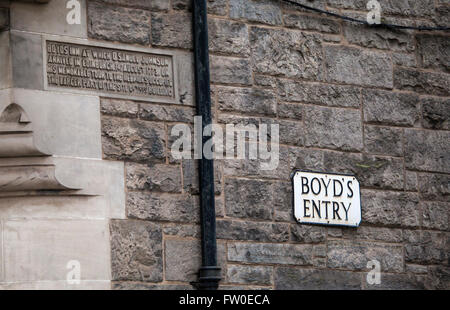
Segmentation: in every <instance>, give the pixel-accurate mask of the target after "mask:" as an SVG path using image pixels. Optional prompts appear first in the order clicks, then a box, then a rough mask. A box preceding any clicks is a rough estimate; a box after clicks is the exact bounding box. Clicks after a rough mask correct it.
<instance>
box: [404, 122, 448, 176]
mask: <svg viewBox="0 0 450 310" xmlns="http://www.w3.org/2000/svg"><path fill="white" fill-rule="evenodd" d="M449 140H450V133H449V132H448V131H430V130H427V131H422V130H412V129H408V130H406V131H405V165H406V168H409V169H411V170H420V171H430V172H443V173H450V144H449V143H448V141H449Z"/></svg>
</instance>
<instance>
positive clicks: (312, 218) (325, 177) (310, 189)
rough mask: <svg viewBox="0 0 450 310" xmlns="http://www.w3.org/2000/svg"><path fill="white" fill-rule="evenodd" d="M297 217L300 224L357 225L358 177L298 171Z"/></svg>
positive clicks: (294, 183)
mask: <svg viewBox="0 0 450 310" xmlns="http://www.w3.org/2000/svg"><path fill="white" fill-rule="evenodd" d="M292 184H293V187H294V216H295V218H296V220H297V221H298V222H299V223H305V224H323V225H339V226H351V227H358V226H359V224H360V223H361V196H360V188H359V181H358V180H357V179H356V177H355V176H351V175H342V174H326V173H317V172H306V171H299V170H297V171H295V172H294V174H293V176H292Z"/></svg>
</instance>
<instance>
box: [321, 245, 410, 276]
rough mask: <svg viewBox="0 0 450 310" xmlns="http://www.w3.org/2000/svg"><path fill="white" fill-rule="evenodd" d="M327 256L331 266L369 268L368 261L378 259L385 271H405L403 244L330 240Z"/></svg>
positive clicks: (351, 268) (352, 268)
mask: <svg viewBox="0 0 450 310" xmlns="http://www.w3.org/2000/svg"><path fill="white" fill-rule="evenodd" d="M327 258H328V260H327V265H328V267H329V268H341V269H350V270H358V271H359V270H368V268H367V262H369V261H370V260H377V261H379V262H380V264H381V270H383V271H387V272H389V271H391V272H402V271H403V248H402V246H393V245H392V246H391V245H381V244H376V243H369V242H360V241H348V240H331V241H328V252H327Z"/></svg>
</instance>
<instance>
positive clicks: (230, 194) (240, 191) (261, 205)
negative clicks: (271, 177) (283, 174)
mask: <svg viewBox="0 0 450 310" xmlns="http://www.w3.org/2000/svg"><path fill="white" fill-rule="evenodd" d="M275 196H276V195H275V193H274V186H273V182H268V181H261V180H244V179H227V180H226V183H225V207H226V213H227V215H228V216H230V217H237V218H254V219H266V220H270V219H272V217H273V201H274V197H275Z"/></svg>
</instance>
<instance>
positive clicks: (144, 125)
mask: <svg viewBox="0 0 450 310" xmlns="http://www.w3.org/2000/svg"><path fill="white" fill-rule="evenodd" d="M102 141H103V153H104V156H105V157H106V158H108V159H117V160H132V161H137V162H143V163H148V162H162V161H164V160H165V156H166V151H165V145H166V134H165V129H164V125H163V124H156V123H150V122H144V121H138V120H129V119H123V118H112V117H103V118H102Z"/></svg>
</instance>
